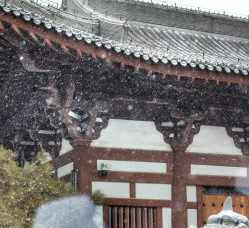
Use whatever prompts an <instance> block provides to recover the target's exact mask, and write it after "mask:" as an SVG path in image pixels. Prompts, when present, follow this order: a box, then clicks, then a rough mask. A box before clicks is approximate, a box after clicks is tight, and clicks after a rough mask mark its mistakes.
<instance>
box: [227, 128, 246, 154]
mask: <svg viewBox="0 0 249 228" xmlns="http://www.w3.org/2000/svg"><path fill="white" fill-rule="evenodd" d="M226 130H227V134H228V135H229V136H230V137H232V138H233V141H234V144H235V146H236V147H238V148H239V149H240V150H241V152H242V153H243V154H244V155H249V125H248V126H244V127H226Z"/></svg>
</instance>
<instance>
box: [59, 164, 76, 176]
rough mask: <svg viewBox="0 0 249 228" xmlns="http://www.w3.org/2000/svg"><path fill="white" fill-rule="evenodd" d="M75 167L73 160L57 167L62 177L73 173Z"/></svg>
mask: <svg viewBox="0 0 249 228" xmlns="http://www.w3.org/2000/svg"><path fill="white" fill-rule="evenodd" d="M73 168H74V167H73V162H71V163H69V164H67V165H64V166H62V167H60V168H58V169H57V176H58V177H59V178H61V177H64V176H66V175H68V174H71V172H72V171H73Z"/></svg>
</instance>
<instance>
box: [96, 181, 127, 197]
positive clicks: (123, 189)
mask: <svg viewBox="0 0 249 228" xmlns="http://www.w3.org/2000/svg"><path fill="white" fill-rule="evenodd" d="M97 190H99V191H101V192H102V193H104V194H105V196H106V197H110V198H130V184H129V183H122V182H101V181H99V182H98V181H96V182H92V192H95V191H97Z"/></svg>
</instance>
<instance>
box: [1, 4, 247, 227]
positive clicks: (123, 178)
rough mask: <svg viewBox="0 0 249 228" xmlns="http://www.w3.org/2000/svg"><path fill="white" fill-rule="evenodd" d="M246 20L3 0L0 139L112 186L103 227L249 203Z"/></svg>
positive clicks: (160, 9) (88, 184) (174, 220)
mask: <svg viewBox="0 0 249 228" xmlns="http://www.w3.org/2000/svg"><path fill="white" fill-rule="evenodd" d="M248 31H249V20H248V18H239V17H234V16H229V15H226V14H214V13H209V12H204V11H200V10H189V9H185V8H179V7H172V6H167V5H157V4H152V3H146V2H142V1H135V0H89V1H88V0H63V3H62V5H57V4H55V3H49V4H47V3H46V4H44V3H43V1H42V0H30V1H28V0H27V1H24V0H23V1H19V0H0V72H1V73H0V82H1V83H0V97H1V99H0V126H1V128H0V144H3V145H4V146H5V147H6V148H10V149H12V150H13V151H15V154H16V161H17V164H18V165H19V166H21V167H22V166H24V165H25V162H32V161H34V160H35V159H36V155H37V153H38V151H40V150H43V151H46V152H47V154H49V157H50V159H52V162H53V164H54V166H55V169H56V173H57V176H58V177H60V178H64V179H65V180H70V181H72V183H73V185H74V187H75V189H77V191H79V192H81V193H83V194H88V195H91V194H93V193H95V192H96V191H100V192H101V193H103V194H104V195H105V199H104V201H103V205H102V206H101V207H99V214H100V216H101V218H102V222H103V227H105V228H187V227H198V228H200V227H203V226H204V225H205V224H206V222H207V219H208V217H209V216H210V215H211V214H216V213H218V212H219V211H220V210H221V209H222V208H223V203H224V200H225V199H226V197H227V196H228V195H229V196H231V197H232V200H233V208H234V211H236V212H238V213H240V214H243V215H245V216H247V217H248V216H249V196H248V193H249V172H248V168H249V156H248V155H249V96H248V93H249V90H248V88H249V87H248V86H249V65H248V64H249V33H248Z"/></svg>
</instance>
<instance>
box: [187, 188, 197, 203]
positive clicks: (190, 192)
mask: <svg viewBox="0 0 249 228" xmlns="http://www.w3.org/2000/svg"><path fill="white" fill-rule="evenodd" d="M186 193H187V202H197V194H196V186H186Z"/></svg>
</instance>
